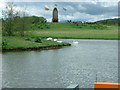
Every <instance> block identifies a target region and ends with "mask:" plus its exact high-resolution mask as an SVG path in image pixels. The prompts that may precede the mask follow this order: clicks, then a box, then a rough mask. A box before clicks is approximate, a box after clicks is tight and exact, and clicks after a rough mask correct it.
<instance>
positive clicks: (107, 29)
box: [26, 23, 118, 40]
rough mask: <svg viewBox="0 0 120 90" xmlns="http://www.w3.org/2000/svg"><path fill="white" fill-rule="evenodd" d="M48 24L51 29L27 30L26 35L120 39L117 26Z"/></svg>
mask: <svg viewBox="0 0 120 90" xmlns="http://www.w3.org/2000/svg"><path fill="white" fill-rule="evenodd" d="M48 26H49V27H50V28H49V29H38V28H36V29H33V30H32V29H31V30H29V31H27V32H26V35H28V36H39V37H53V38H66V39H105V40H117V39H118V27H117V26H107V25H89V24H82V25H76V24H72V23H48ZM36 27H37V26H36Z"/></svg>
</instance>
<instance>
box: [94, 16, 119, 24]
mask: <svg viewBox="0 0 120 90" xmlns="http://www.w3.org/2000/svg"><path fill="white" fill-rule="evenodd" d="M118 22H120V21H119V19H117V18H115V19H106V20H100V21H97V22H96V23H97V24H106V25H118Z"/></svg>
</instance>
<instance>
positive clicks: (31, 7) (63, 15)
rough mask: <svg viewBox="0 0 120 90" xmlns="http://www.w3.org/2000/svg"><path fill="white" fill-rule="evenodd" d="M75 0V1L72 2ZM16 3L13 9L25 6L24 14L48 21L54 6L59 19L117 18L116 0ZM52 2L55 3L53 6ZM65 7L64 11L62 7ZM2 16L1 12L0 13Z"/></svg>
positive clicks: (21, 8) (18, 9) (0, 5)
mask: <svg viewBox="0 0 120 90" xmlns="http://www.w3.org/2000/svg"><path fill="white" fill-rule="evenodd" d="M74 1H75V2H74ZM5 4H6V2H4V1H1V2H0V10H4V7H5ZM14 4H15V5H16V7H15V10H17V11H21V10H24V9H25V8H26V14H27V15H28V16H39V17H45V18H46V19H47V21H48V22H51V21H52V12H53V9H54V8H55V7H57V9H58V19H59V21H66V20H72V21H82V22H84V21H87V22H94V21H98V20H104V19H113V18H118V1H117V0H114V1H106V0H104V1H103V0H87V1H85V0H82V1H80V2H78V1H77V0H71V1H70V2H68V1H65V0H62V1H61V2H60V1H59V2H58V1H51V2H50V0H49V1H46V2H41V1H34V2H33V1H26V2H14ZM54 4H57V6H55V5H54ZM45 7H46V8H49V11H45V10H44V8H45ZM63 8H65V9H66V11H65V10H64V9H63ZM0 17H2V14H0Z"/></svg>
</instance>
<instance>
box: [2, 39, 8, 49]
mask: <svg viewBox="0 0 120 90" xmlns="http://www.w3.org/2000/svg"><path fill="white" fill-rule="evenodd" d="M6 46H7V41H6V40H3V41H2V48H3V49H4V48H5V47H6Z"/></svg>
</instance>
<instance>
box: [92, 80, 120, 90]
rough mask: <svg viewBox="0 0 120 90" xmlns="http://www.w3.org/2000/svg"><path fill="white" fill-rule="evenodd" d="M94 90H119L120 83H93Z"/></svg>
mask: <svg viewBox="0 0 120 90" xmlns="http://www.w3.org/2000/svg"><path fill="white" fill-rule="evenodd" d="M94 88H95V90H97V89H101V90H102V88H103V90H104V89H110V90H120V83H109V82H95V83H94Z"/></svg>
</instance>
